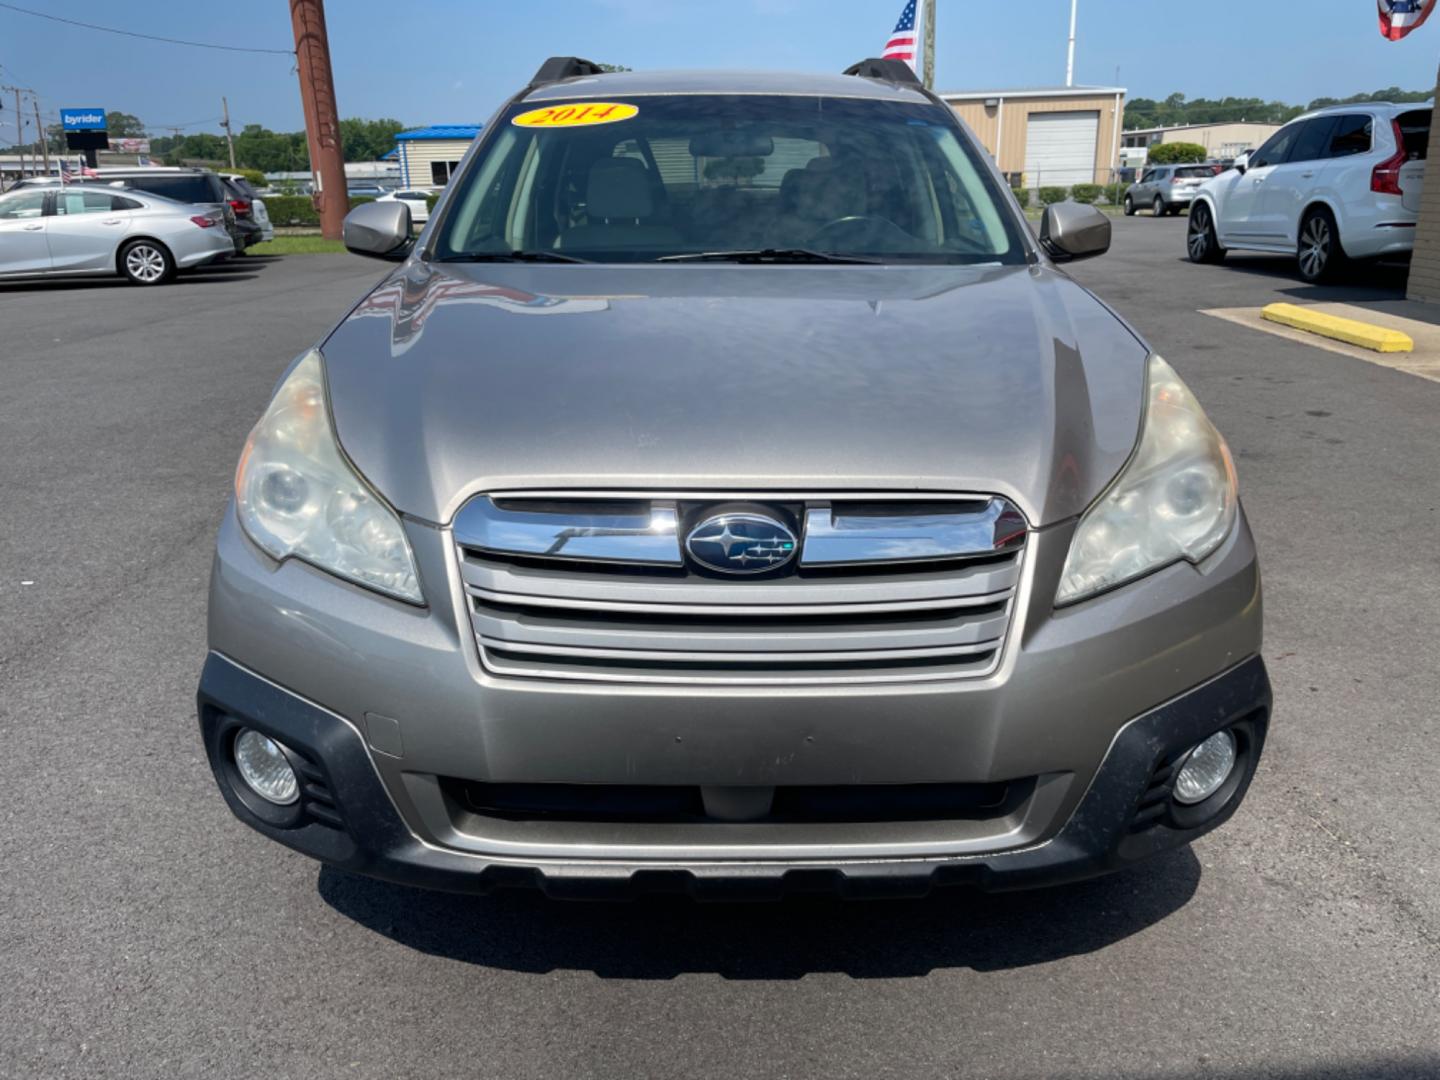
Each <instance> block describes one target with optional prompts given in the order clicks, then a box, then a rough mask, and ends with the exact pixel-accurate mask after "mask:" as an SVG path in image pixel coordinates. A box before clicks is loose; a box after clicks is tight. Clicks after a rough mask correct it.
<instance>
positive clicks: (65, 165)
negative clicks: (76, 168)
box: [60, 158, 75, 184]
mask: <svg viewBox="0 0 1440 1080" xmlns="http://www.w3.org/2000/svg"><path fill="white" fill-rule="evenodd" d="M73 179H75V174H74V173H73V172H71V171H70V162H68V161H66V160H65V159H64V158H61V159H60V183H62V184H68V183H69V182H70V181H71V180H73Z"/></svg>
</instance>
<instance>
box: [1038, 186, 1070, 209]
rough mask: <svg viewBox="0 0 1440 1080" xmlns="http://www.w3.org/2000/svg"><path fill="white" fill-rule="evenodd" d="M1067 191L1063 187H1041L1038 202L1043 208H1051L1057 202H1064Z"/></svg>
mask: <svg viewBox="0 0 1440 1080" xmlns="http://www.w3.org/2000/svg"><path fill="white" fill-rule="evenodd" d="M1068 194H1069V191H1068V190H1067V189H1066V188H1063V187H1042V188H1041V189H1040V202H1041V203H1043V204H1044V205H1045V206H1053V205H1054V204H1055V203H1057V202H1064V201H1065V196H1066V195H1068Z"/></svg>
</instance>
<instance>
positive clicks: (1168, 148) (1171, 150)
mask: <svg viewBox="0 0 1440 1080" xmlns="http://www.w3.org/2000/svg"><path fill="white" fill-rule="evenodd" d="M1209 153H1210V152H1209V151H1208V150H1206V149H1205V147H1203V146H1201V145H1200V144H1199V143H1189V142H1168V143H1159V144H1158V145H1156V146H1152V147H1151V148H1150V157H1149V158H1148V159H1147V160H1148V162H1149V164H1151V165H1185V164H1190V163H1195V164H1198V163H1200V162H1202V161H1204V160H1205V158H1206V157H1207V156H1209Z"/></svg>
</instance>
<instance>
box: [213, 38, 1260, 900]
mask: <svg viewBox="0 0 1440 1080" xmlns="http://www.w3.org/2000/svg"><path fill="white" fill-rule="evenodd" d="M345 235H346V242H347V244H348V246H349V247H350V248H351V249H352V250H354V251H356V252H358V253H360V254H365V255H373V256H377V257H379V258H383V259H389V260H392V261H393V263H394V266H393V269H391V271H390V272H389V273H388V274H387V275H386V276H385V277H384V279H383V280H381V281H380V282H379V283H378V284H377V285H376V286H375V288H374V289H372V290H371V291H370V292H369V293H368V294H367V295H366V296H364V297H363V298H362V299H361V300H360V301H359V302H358V303H357V304H356V305H355V307H354V308H353V309H352V310H350V311H349V312H348V313H347V314H346V315H345V316H344V317H343V318H342V319H341V321H340V322H339V324H338V325H337V326H336V327H335V328H334V329H333V330H332V331H330V333H328V334H327V335H326V336H325V337H324V338H323V340H321V341H320V342H319V343H318V344H317V345H316V346H315V347H314V348H312V349H310V350H309V351H307V352H305V353H304V354H303V355H302V356H300V357H299V358H298V359H297V360H295V362H294V363H293V364H292V365H291V366H290V368H289V369H288V371H287V372H286V373H285V375H284V376H283V378H282V379H281V380H280V382H279V384H278V386H277V388H276V390H275V393H274V396H273V398H272V399H271V401H270V403H269V404H268V406H266V408H265V410H264V413H263V415H262V416H261V417H260V420H259V422H258V423H257V424H256V425H255V428H254V430H253V431H252V433H251V434H250V437H249V440H248V441H247V443H246V445H245V448H244V450H243V452H242V454H241V458H240V464H239V468H238V470H237V472H236V478H235V497H234V500H233V504H232V505H231V507H230V508H229V510H228V511H227V512H226V514H225V518H224V521H223V522H222V523H221V526H220V533H219V540H218V551H217V554H216V559H215V567H214V576H213V580H212V584H211V591H210V613H209V618H210V622H209V655H208V659H207V660H206V663H205V666H204V671H203V674H202V676H201V682H200V690H199V719H200V729H201V733H202V737H203V740H204V745H205V748H206V751H207V753H208V756H209V760H210V764H211V766H212V768H213V770H214V774H215V777H216V780H217V782H218V784H219V786H220V790H221V792H222V793H223V795H224V798H225V800H226V801H227V803H228V804H229V806H230V808H231V809H232V810H233V811H234V812H235V814H236V815H237V816H239V817H240V818H241V819H242V820H243V821H245V822H246V823H247V824H249V825H251V826H252V827H254V828H255V829H257V830H259V831H260V832H261V833H263V834H265V835H266V836H269V837H271V838H272V839H274V840H278V841H279V842H281V843H283V844H287V845H289V846H290V847H292V848H295V849H297V850H299V851H302V852H304V853H306V854H308V855H311V856H314V857H315V858H317V859H321V860H324V861H326V862H328V863H332V864H335V865H337V866H339V867H342V868H345V869H348V870H352V871H356V872H359V873H363V874H370V875H374V876H377V877H381V878H387V879H391V880H395V881H400V882H409V883H413V884H417V885H423V886H431V887H436V888H443V889H452V890H474V891H483V890H487V889H491V888H494V887H497V886H511V885H526V886H537V887H539V888H541V889H543V890H544V891H545V892H547V893H550V894H552V895H559V896H625V895H631V894H634V893H636V892H643V891H648V890H670V891H684V892H689V893H691V894H694V895H696V896H702V897H732V896H734V897H767V896H778V895H781V894H783V893H786V892H793V891H805V892H811V891H831V892H835V893H838V894H841V895H868V894H882V895H895V894H921V893H924V892H926V891H927V890H929V889H931V888H933V887H935V886H938V885H947V884H971V885H976V886H979V887H982V888H992V889H1000V888H1018V887H1025V886H1032V885H1041V884H1047V883H1053V882H1059V881H1065V880H1072V879H1077V878H1082V877H1086V876H1090V875H1095V874H1100V873H1104V872H1106V871H1110V870H1115V869H1118V868H1121V867H1124V866H1126V865H1128V864H1131V863H1133V862H1135V861H1137V860H1139V859H1142V858H1144V857H1146V856H1148V855H1151V854H1154V853H1156V852H1159V851H1162V850H1165V849H1168V848H1173V847H1175V846H1177V845H1181V844H1185V843H1187V842H1189V841H1191V840H1193V839H1194V838H1195V837H1197V836H1199V835H1201V834H1202V833H1204V832H1206V831H1207V830H1209V829H1211V828H1214V827H1215V826H1216V825H1218V824H1220V823H1221V822H1223V821H1224V820H1225V819H1226V818H1227V817H1229V815H1230V814H1231V813H1233V812H1234V810H1235V808H1236V806H1237V805H1238V803H1239V802H1240V800H1241V799H1242V798H1243V797H1244V794H1245V791H1246V788H1247V786H1248V785H1249V783H1250V780H1251V777H1252V776H1253V775H1254V772H1255V767H1256V762H1257V760H1258V758H1259V756H1260V752H1261V748H1262V745H1263V743H1264V739H1265V732H1266V726H1267V723H1268V718H1269V712H1270V688H1269V683H1268V681H1267V678H1266V674H1265V667H1264V665H1263V662H1262V661H1261V659H1260V644H1261V602H1260V574H1259V570H1258V567H1257V564H1256V556H1255V547H1254V542H1253V540H1252V538H1251V534H1250V529H1249V527H1248V526H1247V524H1246V521H1245V516H1244V513H1243V511H1242V510H1241V507H1240V503H1239V499H1238V496H1237V492H1236V479H1235V470H1234V466H1233V464H1232V462H1231V457H1230V453H1229V451H1228V449H1227V448H1226V445H1225V442H1224V440H1223V439H1222V438H1221V437H1220V435H1219V433H1218V432H1217V431H1216V430H1215V428H1214V427H1213V426H1212V425H1211V423H1210V421H1209V420H1208V419H1207V418H1206V416H1205V413H1204V412H1203V411H1202V409H1201V407H1200V405H1199V404H1198V403H1197V401H1196V400H1195V398H1194V397H1193V396H1192V394H1191V392H1190V391H1189V389H1187V387H1186V385H1185V383H1184V382H1183V381H1181V379H1180V378H1179V376H1177V374H1176V373H1175V371H1174V370H1173V369H1172V368H1171V367H1170V366H1169V365H1167V364H1166V363H1165V361H1164V360H1162V359H1161V358H1160V357H1158V356H1156V355H1155V354H1154V353H1153V352H1151V350H1150V349H1149V348H1148V347H1147V346H1146V344H1145V342H1144V341H1142V340H1141V339H1140V337H1139V336H1138V335H1137V334H1136V333H1135V331H1134V330H1132V329H1131V328H1130V327H1129V326H1127V325H1126V324H1125V323H1124V322H1123V321H1122V320H1121V319H1120V318H1119V317H1118V316H1117V315H1116V314H1115V313H1114V312H1113V311H1111V310H1110V309H1109V308H1108V307H1106V306H1105V304H1104V303H1103V302H1101V301H1100V300H1098V299H1096V298H1095V297H1094V296H1092V295H1091V294H1090V293H1088V292H1087V291H1086V290H1085V289H1083V288H1081V287H1080V286H1079V285H1077V284H1076V283H1075V282H1074V281H1072V280H1071V279H1070V278H1069V277H1068V276H1067V275H1066V274H1065V273H1064V271H1063V269H1062V268H1061V267H1062V264H1063V263H1065V262H1066V261H1067V260H1072V259H1078V258H1083V257H1086V256H1091V255H1098V254H1100V253H1101V252H1103V251H1104V250H1105V249H1106V248H1107V247H1108V246H1109V242H1110V228H1109V223H1108V219H1106V218H1104V217H1103V216H1102V215H1100V214H1099V213H1098V212H1097V211H1095V210H1094V209H1093V208H1090V207H1083V206H1078V205H1075V204H1061V205H1059V206H1053V207H1050V208H1049V209H1048V210H1047V211H1046V216H1045V219H1044V220H1043V222H1042V223H1041V225H1040V229H1039V235H1038V238H1037V237H1036V236H1034V235H1032V233H1031V232H1030V230H1029V228H1028V227H1027V225H1026V222H1025V219H1024V217H1023V216H1022V214H1021V213H1020V211H1019V208H1018V207H1017V206H1016V205H1015V203H1014V202H1013V200H1012V199H1011V197H1010V195H1009V192H1008V191H1007V189H1006V187H1005V185H1004V183H1003V182H1002V180H1001V179H1000V177H999V176H998V174H997V173H996V172H995V170H994V168H993V167H992V165H991V163H990V162H989V161H988V159H987V158H986V157H985V155H984V154H983V152H982V151H981V149H980V148H979V147H978V146H977V144H976V141H975V139H974V137H973V136H972V135H971V134H970V132H969V131H968V130H967V129H966V128H965V127H964V126H963V125H962V124H961V123H960V122H959V121H958V120H957V118H956V116H955V114H954V113H953V112H952V111H951V110H950V109H948V108H947V107H946V106H945V105H944V103H943V102H941V101H940V100H939V99H938V98H936V97H934V96H933V95H932V94H930V93H928V92H927V91H926V90H924V89H923V88H922V87H921V86H920V85H919V84H918V83H916V82H915V80H914V77H913V76H912V75H911V73H910V71H909V68H907V67H905V66H903V65H899V64H896V63H893V62H889V61H863V62H861V63H860V64H857V65H855V66H854V67H853V68H851V69H850V70H849V71H848V72H846V73H845V74H843V75H837V76H829V77H825V76H798V75H797V76H790V75H765V74H753V73H743V74H742V73H693V74H692V73H685V74H674V73H672V74H643V73H618V74H603V73H601V72H600V71H599V69H598V68H597V67H596V66H595V65H592V64H590V63H589V62H587V61H582V60H577V59H575V58H558V59H554V60H551V61H548V62H547V63H546V64H545V65H544V66H543V67H542V68H541V69H540V71H539V72H538V73H537V75H536V77H535V79H534V81H533V82H532V83H531V84H530V85H529V86H527V87H526V88H525V89H524V90H522V91H521V92H519V93H518V94H516V95H515V96H514V97H513V98H512V99H511V100H510V101H508V102H507V103H506V104H505V105H504V106H503V108H501V110H500V111H499V112H498V113H497V114H496V115H495V117H494V118H493V119H492V120H491V121H490V122H489V123H488V124H487V125H486V126H485V128H484V129H483V134H482V135H481V137H480V138H479V139H477V140H476V142H475V144H474V146H473V147H472V149H471V150H470V152H469V153H468V155H467V157H466V160H465V161H464V162H463V163H462V165H461V167H460V169H459V171H458V173H457V174H456V176H455V177H454V179H453V180H452V181H451V183H450V185H449V187H448V189H447V191H446V194H445V196H444V198H443V199H442V201H441V202H440V204H439V206H438V207H437V208H436V210H435V212H434V213H433V214H432V216H431V218H430V221H429V223H428V224H427V226H426V228H425V231H424V232H423V233H422V234H421V235H420V236H419V237H418V239H413V238H412V236H411V228H410V220H409V210H408V208H407V207H406V206H405V204H404V203H372V204H369V205H366V206H363V207H360V208H358V209H356V210H355V211H353V212H352V213H351V215H350V217H349V219H347V222H346V228H345Z"/></svg>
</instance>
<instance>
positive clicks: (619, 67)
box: [595, 64, 635, 71]
mask: <svg viewBox="0 0 1440 1080" xmlns="http://www.w3.org/2000/svg"><path fill="white" fill-rule="evenodd" d="M595 66H596V67H598V68H599V69H600V70H601V71H634V70H635V69H634V68H628V67H626V66H625V65H624V64H596V65H595Z"/></svg>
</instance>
